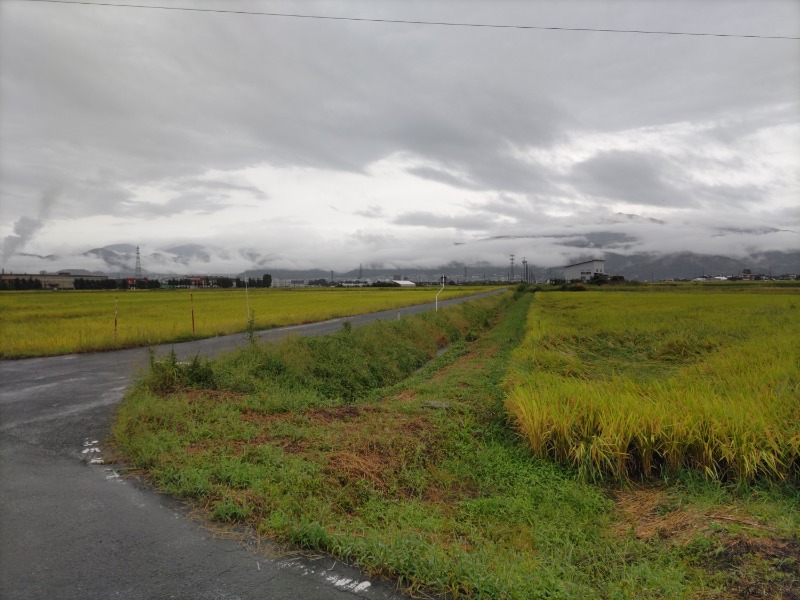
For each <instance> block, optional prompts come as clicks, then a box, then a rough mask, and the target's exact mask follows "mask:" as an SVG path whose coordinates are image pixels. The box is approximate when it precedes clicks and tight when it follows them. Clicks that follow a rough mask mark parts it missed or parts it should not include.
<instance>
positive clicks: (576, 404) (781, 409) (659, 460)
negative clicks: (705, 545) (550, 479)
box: [506, 292, 800, 481]
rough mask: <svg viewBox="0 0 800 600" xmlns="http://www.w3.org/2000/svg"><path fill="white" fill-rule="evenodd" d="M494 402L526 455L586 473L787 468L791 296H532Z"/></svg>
mask: <svg viewBox="0 0 800 600" xmlns="http://www.w3.org/2000/svg"><path fill="white" fill-rule="evenodd" d="M527 329H528V330H527V335H526V338H525V340H524V342H523V344H522V345H521V346H520V347H519V348H518V349H517V350H516V352H515V354H514V357H513V361H512V367H511V370H510V374H509V377H508V381H507V385H506V389H507V399H506V407H507V409H508V410H509V411H510V412H511V414H512V415H513V417H514V420H515V422H516V425H517V426H518V428H519V430H520V432H521V433H522V435H523V436H524V437H525V438H526V439H527V441H528V443H529V445H530V448H531V450H532V451H533V452H534V454H536V455H537V456H541V457H549V458H551V459H555V460H557V461H560V462H564V463H569V464H571V465H573V466H574V467H575V468H576V469H577V470H578V471H579V473H580V474H581V475H582V476H584V477H585V478H587V479H590V480H600V479H603V478H607V477H610V478H614V479H625V478H630V477H646V478H647V477H653V476H662V477H663V476H667V475H669V474H670V473H674V472H675V471H676V470H677V469H679V468H685V467H688V468H692V469H699V470H701V471H702V472H703V473H705V474H706V475H707V476H708V477H709V478H711V479H714V480H739V481H753V480H755V479H758V478H766V479H784V478H787V477H797V476H798V474H800V335H799V334H800V314H799V313H798V298H797V296H796V295H792V296H776V295H764V294H758V293H751V294H735V295H728V294H712V295H708V296H704V295H700V294H696V293H693V294H686V293H681V292H675V293H663V294H640V293H636V292H619V293H614V294H608V293H602V292H587V293H584V294H568V293H553V294H539V295H537V297H536V301H535V303H534V304H533V305H532V308H531V311H530V313H529V319H528V323H527Z"/></svg>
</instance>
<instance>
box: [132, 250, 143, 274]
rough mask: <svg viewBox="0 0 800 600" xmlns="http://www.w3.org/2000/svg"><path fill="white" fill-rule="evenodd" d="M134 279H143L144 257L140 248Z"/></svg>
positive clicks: (137, 252) (137, 251)
mask: <svg viewBox="0 0 800 600" xmlns="http://www.w3.org/2000/svg"><path fill="white" fill-rule="evenodd" d="M133 278H134V279H141V278H142V257H141V255H140V254H139V246H136V269H135V270H134V271H133Z"/></svg>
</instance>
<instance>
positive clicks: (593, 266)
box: [564, 259, 606, 281]
mask: <svg viewBox="0 0 800 600" xmlns="http://www.w3.org/2000/svg"><path fill="white" fill-rule="evenodd" d="M605 264H606V261H604V260H602V259H593V260H587V261H584V262H579V263H575V264H574V265H567V266H566V267H564V279H566V280H567V281H573V280H574V279H580V280H581V281H589V280H590V279H591V278H592V276H594V275H603V274H604V273H605Z"/></svg>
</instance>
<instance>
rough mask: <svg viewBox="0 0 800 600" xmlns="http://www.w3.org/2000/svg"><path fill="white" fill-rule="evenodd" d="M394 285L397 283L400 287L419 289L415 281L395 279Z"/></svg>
mask: <svg viewBox="0 0 800 600" xmlns="http://www.w3.org/2000/svg"><path fill="white" fill-rule="evenodd" d="M393 283H396V284H397V285H399V286H400V287H417V284H416V283H414V282H413V281H406V280H405V279H401V280H397V279H395V280H393Z"/></svg>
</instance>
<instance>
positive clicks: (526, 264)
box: [522, 257, 529, 283]
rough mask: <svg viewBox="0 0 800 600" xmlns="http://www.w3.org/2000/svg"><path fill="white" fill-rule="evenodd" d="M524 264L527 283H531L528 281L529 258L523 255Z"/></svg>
mask: <svg viewBox="0 0 800 600" xmlns="http://www.w3.org/2000/svg"><path fill="white" fill-rule="evenodd" d="M522 265H523V266H524V267H525V283H529V281H528V259H527V258H525V257H523V258H522Z"/></svg>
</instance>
